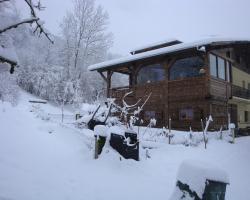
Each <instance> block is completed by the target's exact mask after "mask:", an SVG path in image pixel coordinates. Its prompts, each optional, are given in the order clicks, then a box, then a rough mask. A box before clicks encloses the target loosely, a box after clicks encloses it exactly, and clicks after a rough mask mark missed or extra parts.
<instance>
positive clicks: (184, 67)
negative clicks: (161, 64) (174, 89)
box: [169, 56, 204, 80]
mask: <svg viewBox="0 0 250 200" xmlns="http://www.w3.org/2000/svg"><path fill="white" fill-rule="evenodd" d="M203 66H204V61H203V59H202V58H201V57H198V56H195V57H190V58H183V59H179V60H177V61H175V63H174V64H173V65H172V66H171V68H170V72H169V79H170V80H176V79H183V78H188V77H197V76H201V75H202V73H201V69H202V67H203Z"/></svg>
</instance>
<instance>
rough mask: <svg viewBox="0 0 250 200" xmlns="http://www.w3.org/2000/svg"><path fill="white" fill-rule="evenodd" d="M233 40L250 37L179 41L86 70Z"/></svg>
mask: <svg viewBox="0 0 250 200" xmlns="http://www.w3.org/2000/svg"><path fill="white" fill-rule="evenodd" d="M234 42H250V38H209V39H205V40H199V41H195V42H187V43H181V44H177V45H174V46H169V47H164V48H160V49H156V50H152V51H148V52H145V53H140V54H135V55H129V56H126V57H122V58H118V59H114V60H109V61H105V62H101V63H97V64H94V65H91V66H89V67H88V70H90V71H94V70H99V69H105V68H107V67H111V66H115V65H119V64H125V63H129V62H132V61H137V60H141V59H145V58H150V57H154V56H159V55H164V54H168V53H173V52H178V51H181V50H185V49H191V48H195V47H201V46H206V45H211V44H213V43H223V44H225V43H229V44H230V43H234Z"/></svg>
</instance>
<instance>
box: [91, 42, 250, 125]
mask: <svg viewBox="0 0 250 200" xmlns="http://www.w3.org/2000/svg"><path fill="white" fill-rule="evenodd" d="M89 70H91V71H97V72H99V73H100V74H101V76H102V77H103V78H104V79H105V81H106V82H107V97H112V98H116V100H117V102H118V103H120V102H121V98H122V97H123V96H124V94H125V93H127V92H128V91H133V93H131V94H130V95H129V96H128V100H129V102H131V103H133V102H136V101H137V100H138V99H139V98H141V97H143V96H144V95H145V94H148V93H150V92H152V95H151V98H150V99H149V101H148V103H147V105H145V107H144V110H143V113H142V116H141V117H142V118H143V119H144V121H145V123H147V121H148V120H149V119H150V118H156V119H157V126H158V127H162V126H168V121H169V118H171V121H172V123H171V125H172V127H173V128H176V129H183V130H185V129H189V127H190V126H191V127H192V128H193V129H198V130H200V129H201V119H203V120H205V118H206V117H207V116H209V115H212V117H213V120H214V121H213V123H212V126H211V128H212V129H219V128H220V127H221V126H223V127H224V128H226V127H227V125H228V122H229V120H230V121H231V122H232V123H235V124H236V126H237V127H238V128H241V129H245V128H247V127H250V39H244V38H243V39H242V38H240V39H239V38H211V39H206V40H202V41H196V42H192V43H183V42H181V41H179V40H177V39H172V40H167V41H163V42H161V43H157V44H152V45H149V46H145V47H142V48H139V49H135V50H133V51H131V55H129V56H127V57H124V58H119V59H115V60H111V61H106V62H103V63H98V64H95V65H92V66H89ZM116 73H119V74H124V75H126V76H128V80H129V81H128V85H127V86H124V87H113V86H112V77H113V76H114V75H115V74H116Z"/></svg>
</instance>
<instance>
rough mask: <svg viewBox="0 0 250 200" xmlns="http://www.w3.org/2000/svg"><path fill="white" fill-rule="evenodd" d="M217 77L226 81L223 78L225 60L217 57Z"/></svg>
mask: <svg viewBox="0 0 250 200" xmlns="http://www.w3.org/2000/svg"><path fill="white" fill-rule="evenodd" d="M218 77H219V78H221V79H223V80H226V76H225V60H224V59H222V58H220V57H218Z"/></svg>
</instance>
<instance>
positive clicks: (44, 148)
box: [0, 92, 250, 200]
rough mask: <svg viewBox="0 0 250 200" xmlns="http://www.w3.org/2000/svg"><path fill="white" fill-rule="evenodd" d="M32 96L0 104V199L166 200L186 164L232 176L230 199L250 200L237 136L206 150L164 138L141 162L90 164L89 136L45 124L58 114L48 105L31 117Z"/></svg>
mask: <svg viewBox="0 0 250 200" xmlns="http://www.w3.org/2000/svg"><path fill="white" fill-rule="evenodd" d="M30 98H33V97H31V96H30V95H28V94H26V93H23V92H22V95H21V98H20V100H19V104H18V106H16V107H12V106H10V105H9V104H8V103H2V102H0V199H1V200H2V199H3V200H17V199H18V200H28V199H32V200H33V199H35V200H44V199H51V200H55V199H60V200H62V199H74V200H75V199H76V200H77V199H84V200H85V199H88V200H92V199H95V200H98V199H100V200H101V199H102V200H103V199H107V200H112V199H120V200H122V199H124V200H125V199H126V200H127V199H130V200H132V199H135V200H138V199H145V200H152V199H157V200H161V199H162V200H167V199H168V198H169V197H170V196H171V194H172V192H173V191H174V187H175V183H176V175H177V171H178V168H179V166H180V164H181V162H182V161H183V160H186V159H192V160H196V161H197V162H201V161H202V162H206V163H211V164H213V165H216V166H218V167H220V168H222V169H224V170H225V171H226V172H227V173H228V175H229V179H230V185H229V186H228V187H227V192H226V199H227V200H236V199H238V200H248V199H249V198H250V195H249V191H248V188H249V185H250V172H249V169H250V168H249V167H250V156H249V153H250V137H242V138H237V139H236V144H230V143H228V142H226V141H225V140H217V139H210V140H209V143H208V148H207V149H206V150H205V149H204V145H203V144H199V145H198V146H197V147H193V146H189V147H186V146H184V145H180V144H178V145H168V144H167V140H166V143H163V142H162V141H161V142H158V144H156V145H155V146H156V147H157V148H153V149H151V150H149V155H150V158H148V159H146V157H144V156H143V155H144V154H142V157H141V161H139V162H136V161H133V160H124V159H122V160H120V157H119V156H118V154H117V153H115V152H113V151H109V152H106V151H105V152H103V154H102V155H101V157H100V158H99V159H98V160H94V159H93V137H92V136H91V134H92V132H91V131H88V130H86V129H83V130H78V129H74V128H72V127H71V126H68V125H67V123H65V124H61V123H60V120H59V121H54V120H46V113H54V114H59V113H60V109H59V108H56V107H54V106H52V105H50V104H45V105H41V106H40V107H39V108H35V110H36V112H30V111H34V106H33V107H32V105H31V104H30V103H29V102H28V100H29V99H30ZM37 110H39V112H38V111H37ZM44 113H45V117H44ZM66 113H67V114H70V112H66ZM156 143H157V142H156Z"/></svg>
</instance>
